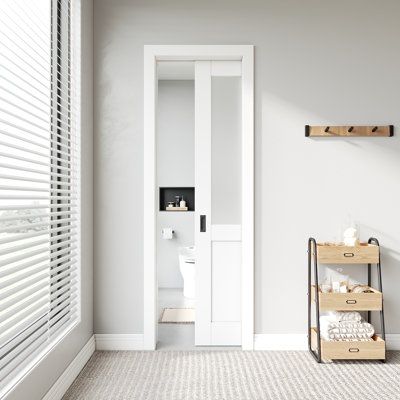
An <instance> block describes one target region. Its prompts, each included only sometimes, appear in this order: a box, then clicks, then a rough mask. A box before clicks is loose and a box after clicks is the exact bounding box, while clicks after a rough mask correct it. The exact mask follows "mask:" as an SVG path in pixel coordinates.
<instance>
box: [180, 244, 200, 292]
mask: <svg viewBox="0 0 400 400" xmlns="http://www.w3.org/2000/svg"><path fill="white" fill-rule="evenodd" d="M179 270H180V271H181V274H182V277H183V295H184V296H185V297H188V298H190V299H194V298H195V296H196V260H195V246H189V247H180V248H179Z"/></svg>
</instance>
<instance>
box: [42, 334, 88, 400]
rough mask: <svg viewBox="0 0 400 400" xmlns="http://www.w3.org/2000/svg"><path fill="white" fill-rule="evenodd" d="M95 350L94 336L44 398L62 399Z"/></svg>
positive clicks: (50, 399)
mask: <svg viewBox="0 0 400 400" xmlns="http://www.w3.org/2000/svg"><path fill="white" fill-rule="evenodd" d="M94 351H95V340H94V336H92V337H91V338H90V339H89V340H88V342H87V343H86V344H85V346H83V348H82V350H81V351H80V352H79V353H78V354H77V356H76V357H75V358H74V359H73V360H72V362H71V364H69V365H68V367H67V369H66V370H65V371H64V372H63V373H62V375H61V376H60V377H59V378H58V379H57V381H56V383H55V384H54V385H53V386H52V387H51V389H50V390H49V391H48V392H47V393H46V395H45V396H44V397H43V399H42V400H61V399H62V397H63V396H64V394H65V392H66V391H67V390H68V388H69V387H70V386H71V385H72V382H73V381H74V380H75V378H76V377H77V376H78V374H79V372H81V371H82V369H83V367H84V366H85V365H86V363H87V362H88V361H89V359H90V357H91V356H92V354H93V353H94Z"/></svg>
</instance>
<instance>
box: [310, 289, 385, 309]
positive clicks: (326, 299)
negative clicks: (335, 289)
mask: <svg viewBox="0 0 400 400" xmlns="http://www.w3.org/2000/svg"><path fill="white" fill-rule="evenodd" d="M370 289H371V290H372V291H373V293H322V292H321V291H319V309H320V310H321V311H330V310H332V311H333V310H337V311H380V310H382V293H381V292H379V291H378V290H376V289H373V288H370ZM311 300H312V301H313V302H315V286H314V285H313V286H312V290H311Z"/></svg>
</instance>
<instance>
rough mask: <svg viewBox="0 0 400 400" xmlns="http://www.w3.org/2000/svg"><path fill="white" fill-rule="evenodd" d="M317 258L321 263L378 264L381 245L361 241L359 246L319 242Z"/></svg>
mask: <svg viewBox="0 0 400 400" xmlns="http://www.w3.org/2000/svg"><path fill="white" fill-rule="evenodd" d="M317 260H318V262H320V263H321V264H376V263H378V262H379V246H376V245H374V244H368V243H361V244H359V245H358V246H344V245H326V244H320V243H318V244H317Z"/></svg>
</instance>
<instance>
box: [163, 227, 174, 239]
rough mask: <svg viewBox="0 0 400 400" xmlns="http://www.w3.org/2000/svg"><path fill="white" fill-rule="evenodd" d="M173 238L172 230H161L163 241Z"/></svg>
mask: <svg viewBox="0 0 400 400" xmlns="http://www.w3.org/2000/svg"><path fill="white" fill-rule="evenodd" d="M173 236H174V231H173V230H172V228H163V230H162V238H163V239H172V237H173Z"/></svg>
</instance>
